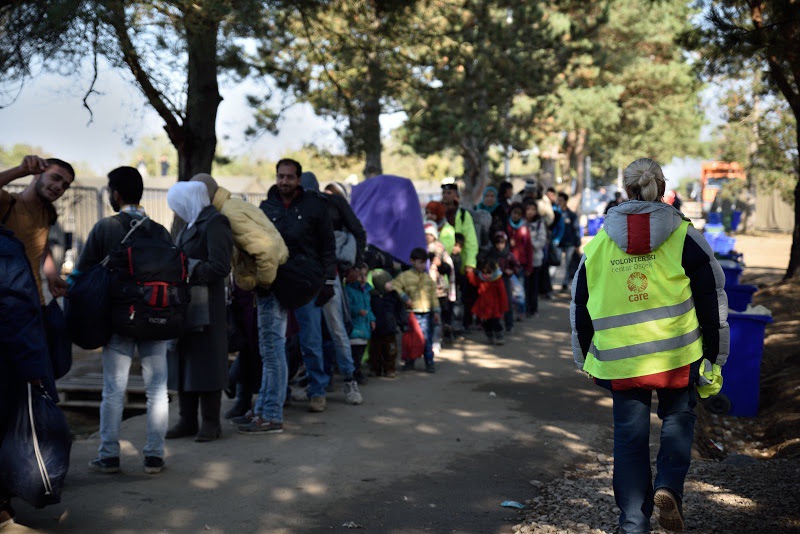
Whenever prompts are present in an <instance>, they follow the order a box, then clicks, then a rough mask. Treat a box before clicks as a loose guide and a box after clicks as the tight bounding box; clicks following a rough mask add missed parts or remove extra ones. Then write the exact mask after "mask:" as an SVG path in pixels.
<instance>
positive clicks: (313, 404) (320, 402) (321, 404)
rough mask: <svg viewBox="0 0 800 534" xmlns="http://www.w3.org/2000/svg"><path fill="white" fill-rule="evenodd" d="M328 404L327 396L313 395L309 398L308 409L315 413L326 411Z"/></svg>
mask: <svg viewBox="0 0 800 534" xmlns="http://www.w3.org/2000/svg"><path fill="white" fill-rule="evenodd" d="M326 404H327V403H326V401H325V397H322V396H320V397H311V398H310V399H309V400H308V411H309V412H315V413H320V412H324V411H325V406H326Z"/></svg>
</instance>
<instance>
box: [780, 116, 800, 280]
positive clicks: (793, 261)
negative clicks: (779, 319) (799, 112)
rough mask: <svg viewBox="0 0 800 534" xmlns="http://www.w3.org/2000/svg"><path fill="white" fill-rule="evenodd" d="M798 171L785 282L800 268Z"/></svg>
mask: <svg viewBox="0 0 800 534" xmlns="http://www.w3.org/2000/svg"><path fill="white" fill-rule="evenodd" d="M795 118H796V119H797V141H798V148H797V150H798V152H800V117H795ZM798 161H800V159H798ZM796 171H797V173H798V177H797V178H798V179H797V183H796V184H795V186H794V231H793V232H792V248H791V249H790V250H789V266H788V267H786V274H785V275H784V276H783V279H784V280H788V279H790V278H794V276H795V275H796V274H797V269H798V267H800V169H796Z"/></svg>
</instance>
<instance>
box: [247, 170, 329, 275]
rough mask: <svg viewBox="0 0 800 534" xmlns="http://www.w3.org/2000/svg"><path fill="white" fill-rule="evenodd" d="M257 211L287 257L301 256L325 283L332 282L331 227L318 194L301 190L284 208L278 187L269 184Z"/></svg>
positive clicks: (324, 206)
mask: <svg viewBox="0 0 800 534" xmlns="http://www.w3.org/2000/svg"><path fill="white" fill-rule="evenodd" d="M259 208H260V209H261V211H263V212H264V214H265V215H266V216H267V218H269V220H270V221H272V224H274V225H275V228H276V229H277V230H278V232H279V233H280V235H281V237H282V238H283V242H284V243H285V244H286V247H287V248H288V249H289V256H290V257H292V256H297V255H301V254H302V255H304V256H306V257H307V258H308V259H309V260H310V261H312V262H314V263H315V264H317V265H318V267H319V269H320V270H321V271H322V272H323V273H324V276H325V278H326V279H327V280H335V279H336V247H335V240H334V237H333V227H332V226H331V218H330V215H329V214H328V209H327V204H326V203H325V202H324V200H323V199H322V198H320V194H319V193H315V192H313V191H306V190H305V189H303V188H302V187H301V188H300V194H299V195H297V196H296V197H295V198H294V200H292V202H291V204H290V205H289V206H285V205H284V203H283V200H282V199H281V196H280V193H278V186H276V185H273V186H272V187H271V188H270V190H269V192H268V193H267V199H266V200H265V201H263V202H262V203H261V205H260V206H259ZM290 263H291V262H290Z"/></svg>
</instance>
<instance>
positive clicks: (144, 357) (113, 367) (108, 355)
mask: <svg viewBox="0 0 800 534" xmlns="http://www.w3.org/2000/svg"><path fill="white" fill-rule="evenodd" d="M137 347H138V349H139V357H140V358H141V361H142V378H143V379H144V390H145V394H146V395H147V441H146V443H145V446H144V449H143V451H142V452H143V453H144V455H145V456H156V457H158V458H163V457H164V435H165V434H166V433H167V425H168V423H169V397H168V396H167V341H136V340H134V339H133V338H129V337H123V336H120V335H118V334H114V335H112V336H111V339H110V340H109V341H108V344H106V346H104V347H103V400H102V402H101V403H100V451H99V454H98V456H99V457H100V458H114V457H118V456H119V427H120V423H121V422H122V410H123V408H124V403H125V388H126V387H127V385H128V374H129V372H130V369H131V361H132V360H133V355H134V351H135V350H136V348H137Z"/></svg>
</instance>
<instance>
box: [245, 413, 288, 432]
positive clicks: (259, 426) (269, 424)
mask: <svg viewBox="0 0 800 534" xmlns="http://www.w3.org/2000/svg"><path fill="white" fill-rule="evenodd" d="M281 432H283V423H279V422H278V421H267V420H265V419H262V418H261V417H254V418H253V420H252V421H250V423H248V424H246V425H242V426H240V427H239V434H246V435H248V434H280V433H281Z"/></svg>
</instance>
